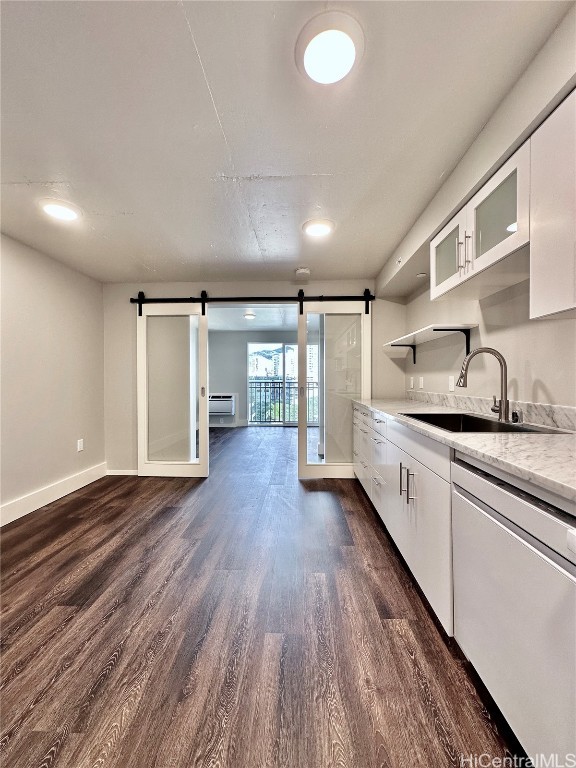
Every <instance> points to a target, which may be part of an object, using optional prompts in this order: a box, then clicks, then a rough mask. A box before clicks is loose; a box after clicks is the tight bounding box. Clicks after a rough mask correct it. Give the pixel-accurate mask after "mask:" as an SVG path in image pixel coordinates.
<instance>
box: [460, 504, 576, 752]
mask: <svg viewBox="0 0 576 768" xmlns="http://www.w3.org/2000/svg"><path fill="white" fill-rule="evenodd" d="M452 514H453V535H454V636H455V638H456V640H457V642H458V644H459V645H460V647H461V648H462V650H463V651H464V653H465V654H466V656H467V657H468V659H469V660H470V661H471V662H472V664H473V665H474V668H475V669H476V671H477V672H478V674H479V675H480V677H481V678H482V681H483V683H484V684H485V685H486V687H487V688H488V690H489V691H490V694H491V695H492V697H493V698H494V700H495V701H496V704H497V705H498V707H499V708H500V709H501V711H502V713H503V714H504V716H505V718H506V720H507V721H508V723H509V724H510V726H511V728H512V730H513V731H514V733H515V734H516V736H517V737H518V739H519V741H520V743H521V744H522V745H523V747H524V749H525V750H526V751H527V753H528V754H529V755H531V756H535V755H546V756H547V759H548V758H549V757H550V756H552V755H558V756H559V757H558V760H559V762H557V763H554V764H555V765H567V763H565V762H564V760H565V758H566V755H572V754H575V753H576V577H575V576H574V573H573V572H571V569H570V567H568V568H567V569H566V568H563V567H561V565H559V564H558V563H557V562H555V561H553V560H552V559H550V558H549V557H547V556H546V555H545V554H544V553H542V552H541V551H539V550H538V549H537V548H536V547H535V546H531V545H530V544H529V543H528V542H527V541H525V540H524V539H523V538H521V537H520V536H519V535H517V534H516V533H515V532H514V531H513V530H510V529H509V528H508V527H507V526H505V525H504V524H502V522H500V521H499V520H498V519H495V518H494V517H493V516H491V515H490V514H488V512H487V511H485V510H484V509H482V508H481V507H480V506H477V505H476V504H475V503H474V502H473V501H472V500H470V498H466V497H465V496H464V495H462V494H461V493H459V492H458V490H457V489H456V490H455V492H454V493H453V498H452Z"/></svg>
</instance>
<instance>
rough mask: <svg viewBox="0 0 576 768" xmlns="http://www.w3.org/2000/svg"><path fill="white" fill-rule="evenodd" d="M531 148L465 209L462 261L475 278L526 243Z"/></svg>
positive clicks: (523, 150) (516, 156)
mask: <svg viewBox="0 0 576 768" xmlns="http://www.w3.org/2000/svg"><path fill="white" fill-rule="evenodd" d="M529 205H530V147H529V144H528V143H526V144H524V145H522V146H521V147H520V149H519V150H518V151H517V152H515V154H513V155H512V157H511V158H510V160H508V162H506V163H505V164H504V165H503V166H502V168H500V170H498V171H497V172H496V173H495V174H494V176H492V178H491V179H490V180H489V181H487V182H486V184H485V185H484V186H483V187H482V188H481V189H480V190H479V191H478V192H477V193H476V194H475V195H474V197H473V198H472V200H470V202H469V203H468V205H467V206H466V210H467V217H466V236H467V237H466V239H465V247H464V256H465V261H466V260H468V261H469V264H470V272H471V274H474V273H476V272H480V271H482V270H483V269H486V267H489V266H490V265H492V264H495V263H496V262H497V261H500V260H501V259H503V258H504V257H505V256H508V255H509V254H511V253H513V252H514V251H517V250H518V249H519V248H521V247H522V246H524V245H526V243H527V242H528V240H529V236H530V233H529Z"/></svg>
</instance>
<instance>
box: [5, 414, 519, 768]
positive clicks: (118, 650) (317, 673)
mask: <svg viewBox="0 0 576 768" xmlns="http://www.w3.org/2000/svg"><path fill="white" fill-rule="evenodd" d="M2 598H3V605H2V617H3V633H2V647H3V676H2V682H1V696H2V699H1V701H2V736H1V742H0V746H1V750H2V751H1V752H0V756H1V757H0V762H1V765H2V766H3V768H40V767H41V766H43V767H45V768H48V766H66V767H67V768H96V766H98V767H99V768H103V767H104V766H115V767H118V768H120V767H121V768H148V767H149V766H150V767H152V766H163V767H166V768H168V766H170V768H189V767H190V768H192V767H195V766H199V767H200V766H202V768H208V766H210V767H211V768H265V767H266V768H268V767H270V768H271V767H273V766H285V767H286V768H332V766H334V767H336V766H338V768H373V767H376V766H382V767H386V768H419V767H420V766H421V767H422V768H436V767H438V768H440V767H441V766H459V765H460V764H461V755H462V756H468V755H470V754H476V755H480V754H483V753H487V754H488V755H490V756H494V757H503V756H504V755H505V754H506V753H505V745H504V742H503V740H502V738H501V737H500V736H499V735H498V732H497V729H496V727H495V725H494V723H493V722H492V720H491V719H490V717H489V716H488V713H487V712H486V711H485V709H484V708H483V706H482V704H481V702H480V700H479V698H478V696H477V694H476V691H475V688H474V685H473V683H472V681H471V678H470V677H469V675H468V672H467V669H466V665H465V664H464V663H463V662H462V661H461V659H459V657H458V656H457V655H456V654H455V653H453V652H452V651H451V650H450V648H449V647H448V645H447V643H446V642H444V640H443V638H442V637H441V635H440V634H439V632H438V630H437V628H436V626H435V624H434V623H433V621H432V620H431V618H430V616H429V614H428V612H427V610H426V608H425V607H424V605H423V603H422V601H421V599H420V597H419V594H418V592H417V590H416V589H415V588H414V586H413V583H412V581H411V579H410V577H409V576H408V575H407V573H406V571H405V570H404V567H403V565H402V564H401V562H400V561H399V559H398V557H397V555H396V554H395V552H394V550H393V547H392V546H391V545H390V543H389V541H388V539H387V536H386V534H385V532H384V531H383V529H382V526H381V525H380V523H379V521H378V519H377V517H376V515H375V513H374V511H373V509H372V508H371V506H370V504H369V502H368V500H367V498H366V497H365V495H364V494H363V492H362V490H361V488H360V485H359V484H358V483H357V482H356V481H354V480H326V481H308V482H299V481H298V480H297V478H296V430H294V429H283V428H281V427H279V428H258V427H253V428H246V429H236V430H225V429H221V430H214V434H213V435H212V436H211V473H210V477H209V478H208V479H207V480H182V479H160V478H137V477H107V478H104V479H102V480H99V481H97V482H95V483H93V484H91V485H89V486H87V487H86V488H84V489H82V490H81V491H78V492H77V493H74V494H71V495H70V496H67V497H66V498H64V499H61V500H60V501H58V502H55V503H53V504H50V505H49V506H47V507H45V508H43V509H42V510H40V511H38V512H36V513H34V514H32V515H30V516H28V517H25V518H23V519H21V520H18V521H16V522H15V523H12V524H11V525H9V526H7V527H6V528H5V529H4V530H3V532H2ZM464 764H466V763H464Z"/></svg>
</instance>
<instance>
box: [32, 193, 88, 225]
mask: <svg viewBox="0 0 576 768" xmlns="http://www.w3.org/2000/svg"><path fill="white" fill-rule="evenodd" d="M39 205H40V208H42V210H43V211H44V213H45V214H47V215H48V216H50V217H51V218H53V219H58V221H75V220H76V219H77V218H79V216H80V215H81V211H80V209H79V208H77V207H76V206H75V205H72V203H68V202H64V201H63V200H53V199H52V198H45V199H44V200H40V203H39Z"/></svg>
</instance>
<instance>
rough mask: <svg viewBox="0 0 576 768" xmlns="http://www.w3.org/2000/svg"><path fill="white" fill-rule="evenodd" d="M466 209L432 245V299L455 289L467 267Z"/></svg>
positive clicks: (447, 225) (442, 231) (450, 222)
mask: <svg viewBox="0 0 576 768" xmlns="http://www.w3.org/2000/svg"><path fill="white" fill-rule="evenodd" d="M465 229H466V209H465V208H463V209H462V210H461V211H460V212H459V213H457V214H456V216H455V217H454V218H453V219H451V220H450V221H449V222H448V224H446V226H445V227H444V229H442V230H440V232H439V233H438V234H437V235H436V237H435V238H434V239H433V240H432V242H431V243H430V296H431V298H432V299H434V298H436V297H437V296H440V295H442V294H443V293H445V292H446V291H448V290H450V289H451V288H454V287H455V286H456V285H457V284H458V283H459V282H460V280H461V279H462V275H463V274H464V272H465V270H466V268H467V266H466V264H465V260H464V235H465Z"/></svg>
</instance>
